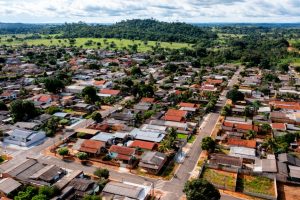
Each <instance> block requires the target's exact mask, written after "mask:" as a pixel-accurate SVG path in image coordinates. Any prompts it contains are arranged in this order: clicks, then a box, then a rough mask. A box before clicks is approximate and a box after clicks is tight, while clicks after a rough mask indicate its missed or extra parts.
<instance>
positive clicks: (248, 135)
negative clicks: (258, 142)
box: [246, 130, 257, 140]
mask: <svg viewBox="0 0 300 200" xmlns="http://www.w3.org/2000/svg"><path fill="white" fill-rule="evenodd" d="M256 135H257V133H256V132H255V131H253V130H249V131H247V133H246V139H247V140H251V139H253V138H255V136H256Z"/></svg>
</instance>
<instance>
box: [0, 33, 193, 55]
mask: <svg viewBox="0 0 300 200" xmlns="http://www.w3.org/2000/svg"><path fill="white" fill-rule="evenodd" d="M0 37H1V40H0V45H4V44H5V45H8V46H18V45H22V44H28V45H45V46H51V45H54V46H66V47H69V46H70V44H69V40H68V39H54V38H53V39H47V38H42V39H26V40H16V39H14V40H13V41H12V42H8V41H7V39H8V38H11V37H10V36H8V35H2V36H1V35H0ZM17 37H18V38H22V37H24V35H17ZM88 40H91V41H93V43H92V44H91V45H86V44H85V43H86V42H87V41H88ZM112 42H113V43H115V47H112V46H111V43H112ZM97 43H100V45H97ZM156 43H157V42H156V41H148V43H147V44H145V43H144V42H143V41H141V40H127V39H117V38H110V39H105V38H76V42H75V44H74V46H77V47H80V46H82V47H83V48H85V49H97V48H101V49H106V48H107V49H122V48H124V47H127V48H128V47H129V46H131V45H134V44H137V45H138V51H139V52H145V51H148V50H151V47H154V46H155V45H156ZM159 43H160V46H161V47H163V48H170V49H179V48H185V47H186V48H191V47H192V44H188V43H177V42H159Z"/></svg>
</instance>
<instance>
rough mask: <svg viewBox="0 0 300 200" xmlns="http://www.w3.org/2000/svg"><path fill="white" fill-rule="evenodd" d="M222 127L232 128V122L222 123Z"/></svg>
mask: <svg viewBox="0 0 300 200" xmlns="http://www.w3.org/2000/svg"><path fill="white" fill-rule="evenodd" d="M223 125H224V126H227V127H233V126H234V124H233V123H232V122H226V121H225V122H224V123H223Z"/></svg>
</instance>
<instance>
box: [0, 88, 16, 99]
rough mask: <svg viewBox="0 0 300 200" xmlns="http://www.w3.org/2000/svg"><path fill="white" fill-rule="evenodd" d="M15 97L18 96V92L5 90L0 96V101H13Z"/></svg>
mask: <svg viewBox="0 0 300 200" xmlns="http://www.w3.org/2000/svg"><path fill="white" fill-rule="evenodd" d="M17 96H18V92H16V91H8V90H6V91H4V92H3V93H2V94H1V95H0V99H2V100H14V99H17Z"/></svg>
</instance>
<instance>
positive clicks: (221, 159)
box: [209, 153, 243, 169]
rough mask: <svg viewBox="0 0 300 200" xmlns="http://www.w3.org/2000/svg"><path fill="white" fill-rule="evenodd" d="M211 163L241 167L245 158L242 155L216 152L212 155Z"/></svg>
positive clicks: (235, 167)
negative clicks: (234, 155) (235, 155)
mask: <svg viewBox="0 0 300 200" xmlns="http://www.w3.org/2000/svg"><path fill="white" fill-rule="evenodd" d="M209 165H213V166H223V167H229V168H234V169H241V168H242V166H243V159H242V158H240V157H233V156H228V155H224V154H217V153H215V154H212V155H211V156H210V159H209Z"/></svg>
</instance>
